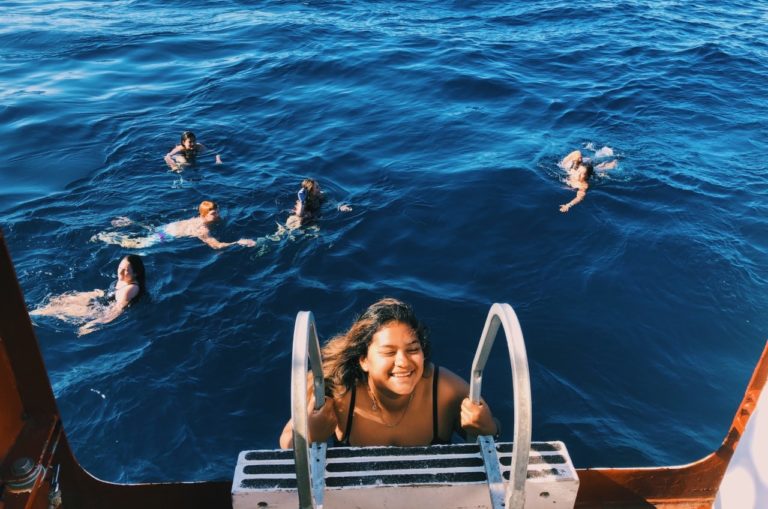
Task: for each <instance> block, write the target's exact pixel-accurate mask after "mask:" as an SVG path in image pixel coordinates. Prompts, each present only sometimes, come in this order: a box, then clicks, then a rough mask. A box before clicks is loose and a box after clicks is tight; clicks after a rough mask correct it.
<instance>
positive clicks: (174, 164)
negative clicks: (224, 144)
mask: <svg viewBox="0 0 768 509" xmlns="http://www.w3.org/2000/svg"><path fill="white" fill-rule="evenodd" d="M206 150H208V149H207V148H206V146H205V145H203V144H202V143H198V142H197V137H196V136H195V133H193V132H192V131H184V132H183V133H181V143H180V144H179V145H176V146H175V147H173V148H172V149H171V151H170V152H168V153H167V154H165V157H164V159H165V163H166V164H167V165H168V167H169V168H170V169H171V170H173V171H181V170H182V169H184V167H185V166H188V165H190V164H194V163H195V161H196V160H197V155H198V154H200V153H201V152H204V151H206ZM216 164H221V156H219V154H216Z"/></svg>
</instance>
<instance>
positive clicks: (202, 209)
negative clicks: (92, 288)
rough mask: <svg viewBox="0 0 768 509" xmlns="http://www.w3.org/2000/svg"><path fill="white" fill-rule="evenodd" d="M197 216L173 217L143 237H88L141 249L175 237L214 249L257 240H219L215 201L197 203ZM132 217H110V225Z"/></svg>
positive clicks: (107, 234) (250, 244) (125, 223)
mask: <svg viewBox="0 0 768 509" xmlns="http://www.w3.org/2000/svg"><path fill="white" fill-rule="evenodd" d="M198 213H199V214H198V216H197V217H193V218H190V219H183V220H181V221H174V222H172V223H168V224H166V225H163V226H160V227H159V228H154V229H152V234H151V235H148V236H146V237H132V236H130V235H127V234H125V233H121V232H101V233H98V234H96V235H94V236H93V237H92V238H91V241H94V242H95V241H101V242H106V243H107V244H117V245H119V246H122V247H125V248H128V249H143V248H146V247H150V246H153V245H157V244H161V243H165V242H169V241H171V240H173V239H175V238H178V237H197V238H198V239H200V240H202V241H203V242H205V243H206V244H208V245H209V246H211V247H212V248H213V249H222V248H225V247H229V246H234V245H240V246H246V247H253V246H255V245H256V241H254V240H253V239H240V240H236V241H235V242H221V241H219V240H217V239H215V238H214V237H213V236H212V235H211V226H213V225H214V224H215V223H216V222H217V221H219V219H221V217H220V216H219V206H218V205H217V204H216V202H213V201H209V200H205V201H203V202H202V203H200V206H199V207H198ZM130 224H133V221H131V220H130V219H128V218H127V217H119V218H117V219H115V220H113V221H112V225H113V226H118V227H120V226H128V225H130Z"/></svg>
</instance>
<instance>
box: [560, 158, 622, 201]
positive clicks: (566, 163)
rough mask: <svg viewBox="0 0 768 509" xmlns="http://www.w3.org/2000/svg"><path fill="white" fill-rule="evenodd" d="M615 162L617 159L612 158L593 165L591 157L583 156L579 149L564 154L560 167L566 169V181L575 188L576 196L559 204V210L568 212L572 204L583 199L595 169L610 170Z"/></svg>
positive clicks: (616, 162)
mask: <svg viewBox="0 0 768 509" xmlns="http://www.w3.org/2000/svg"><path fill="white" fill-rule="evenodd" d="M617 164H618V161H616V160H615V159H614V160H612V161H606V162H603V163H600V164H598V165H597V166H595V165H594V164H593V162H592V159H590V158H589V157H584V155H583V154H582V153H581V151H580V150H574V151H573V152H571V153H570V154H568V155H567V156H565V157H564V158H563V160H562V161H560V167H561V168H563V169H564V170H565V171H566V173H567V175H568V179H567V180H566V183H567V184H568V185H569V186H570V187H572V188H573V189H575V190H576V197H575V198H574V199H573V200H571V201H569V202H568V203H564V204H563V205H560V212H568V211H569V210H570V209H571V208H572V207H573V206H574V205H576V204H578V203H581V202H582V201H583V200H584V198H585V197H586V196H587V189H589V179H590V178H591V177H592V175H594V173H595V171H594V170H595V169H598V170H612V169H613V168H615V167H616V165H617Z"/></svg>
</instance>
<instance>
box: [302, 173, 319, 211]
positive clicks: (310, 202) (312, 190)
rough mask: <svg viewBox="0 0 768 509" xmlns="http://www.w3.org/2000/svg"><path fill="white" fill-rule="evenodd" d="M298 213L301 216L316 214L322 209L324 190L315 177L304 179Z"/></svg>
mask: <svg viewBox="0 0 768 509" xmlns="http://www.w3.org/2000/svg"><path fill="white" fill-rule="evenodd" d="M298 199H299V201H298V203H297V209H296V211H297V214H298V215H300V216H311V215H314V214H315V213H316V212H317V211H318V210H319V209H320V201H321V199H322V192H321V191H320V184H318V183H317V181H316V180H314V179H310V178H307V179H304V180H302V181H301V186H300V187H299V192H298Z"/></svg>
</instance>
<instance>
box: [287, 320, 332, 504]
mask: <svg viewBox="0 0 768 509" xmlns="http://www.w3.org/2000/svg"><path fill="white" fill-rule="evenodd" d="M307 361H309V365H310V368H311V369H312V379H313V386H314V394H315V410H319V409H320V408H322V406H323V403H324V402H325V381H324V379H323V364H322V358H321V356H320V342H319V341H318V339H317V328H316V326H315V318H314V316H313V315H312V312H311V311H299V313H298V314H297V315H296V325H295V326H294V329H293V355H292V359H291V419H292V420H293V456H294V459H295V464H296V487H297V488H298V492H299V507H300V509H314V508H315V507H322V505H323V489H324V488H325V479H324V474H325V444H317V443H313V444H311V447H310V446H308V442H309V441H308V437H309V423H308V420H307ZM313 458H314V459H315V461H314V462H313V461H312V459H313ZM321 460H322V461H321ZM319 463H322V464H319ZM313 488H314V489H313ZM313 491H314V496H313Z"/></svg>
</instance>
